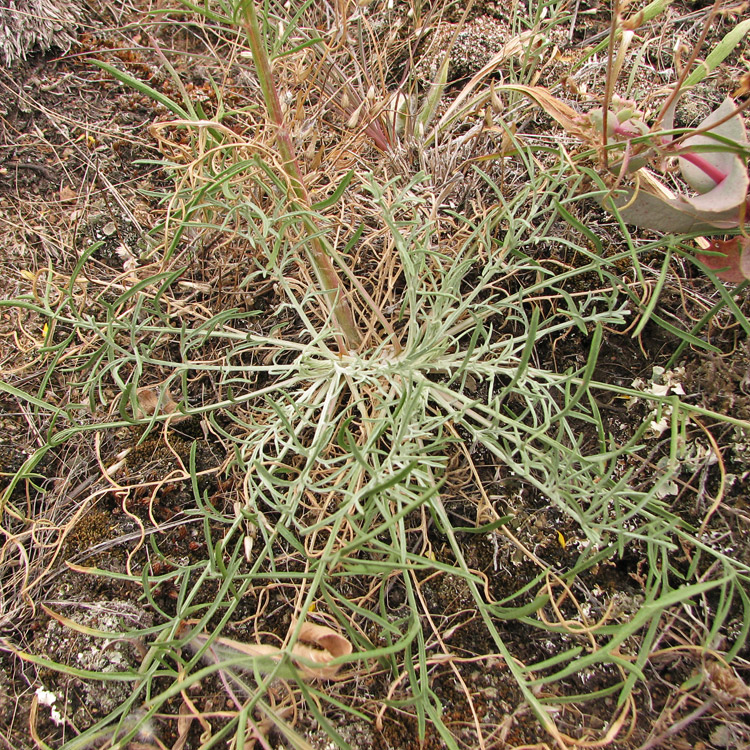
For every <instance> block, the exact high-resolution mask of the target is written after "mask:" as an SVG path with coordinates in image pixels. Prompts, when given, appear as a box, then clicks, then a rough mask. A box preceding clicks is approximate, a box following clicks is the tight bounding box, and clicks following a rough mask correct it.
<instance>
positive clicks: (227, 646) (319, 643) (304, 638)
mask: <svg viewBox="0 0 750 750" xmlns="http://www.w3.org/2000/svg"><path fill="white" fill-rule="evenodd" d="M190 624H191V623H189V622H187V623H185V625H184V626H183V627H186V626H188V625H190ZM295 627H296V623H292V625H291V628H290V630H294V628H295ZM208 637H209V636H208V635H207V634H206V633H199V634H197V635H194V636H193V637H192V638H191V640H190V642H189V643H188V644H187V645H188V647H189V648H190V649H192V650H194V651H197V650H198V649H200V648H202V647H203V646H204V644H205V643H206V641H207V640H208ZM306 644H310V645H306ZM284 653H286V651H285V650H284V649H281V648H277V647H276V646H269V645H266V644H263V643H243V642H242V641H236V640H234V639H232V638H224V637H218V638H214V639H213V640H212V641H211V645H210V647H209V648H208V649H206V652H205V654H204V659H206V660H208V661H211V662H214V663H216V662H220V661H228V660H231V659H232V656H233V655H235V656H236V657H241V656H251V657H257V658H258V660H259V661H262V660H263V659H271V660H274V661H277V660H279V659H281V657H282V656H283V655H284ZM289 653H290V654H291V657H292V659H293V660H294V663H295V664H296V665H297V667H298V668H299V670H300V672H301V673H302V675H303V677H305V678H307V679H322V680H330V679H332V678H333V677H335V676H336V673H337V672H338V671H339V669H340V668H341V665H340V664H331V662H332V661H333V660H334V659H337V658H338V657H341V656H348V655H349V654H351V653H352V644H351V643H350V642H349V640H348V639H347V638H345V637H344V636H342V635H340V634H339V633H337V632H336V631H335V630H332V629H331V628H328V627H326V626H324V625H315V624H313V623H309V622H305V623H303V624H302V626H301V628H300V632H299V641H298V642H297V643H295V644H294V646H292V648H291V650H290V651H289ZM238 669H240V670H242V669H247V667H245V666H244V665H242V664H238ZM261 671H263V670H261Z"/></svg>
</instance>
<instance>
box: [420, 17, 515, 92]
mask: <svg viewBox="0 0 750 750" xmlns="http://www.w3.org/2000/svg"><path fill="white" fill-rule="evenodd" d="M455 29H456V25H455V24H452V23H444V24H441V25H440V26H438V27H437V29H436V30H435V34H434V38H433V39H432V41H431V43H430V47H429V49H428V51H427V53H426V54H425V55H424V57H423V58H422V59H421V60H420V61H419V62H418V63H417V71H416V72H417V76H418V77H419V78H420V79H421V80H423V81H424V82H426V83H431V82H432V81H434V80H435V77H436V75H437V72H438V70H439V68H440V66H441V65H442V62H443V58H444V56H445V52H446V49H447V48H448V47H449V46H450V43H451V40H452V39H453V35H454V33H455ZM510 37H511V33H510V30H509V29H508V27H507V26H506V25H505V24H504V23H503V22H502V21H499V20H497V19H495V18H490V17H487V16H480V17H478V18H475V19H474V20H473V21H471V22H469V23H467V24H466V25H465V26H464V27H463V28H462V29H460V30H459V32H458V34H457V35H456V39H455V42H454V44H453V47H452V48H451V51H450V55H451V59H450V66H449V68H448V80H455V79H458V78H466V77H469V76H472V75H473V74H474V73H476V72H478V71H479V70H481V69H482V68H483V67H484V66H485V65H486V64H487V63H488V62H489V61H490V58H491V57H492V56H493V55H494V54H495V53H496V52H498V51H499V50H500V49H501V48H502V46H503V45H504V44H505V43H506V42H507V41H508V40H509V39H510Z"/></svg>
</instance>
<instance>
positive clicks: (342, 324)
mask: <svg viewBox="0 0 750 750" xmlns="http://www.w3.org/2000/svg"><path fill="white" fill-rule="evenodd" d="M242 9H243V11H244V15H245V18H244V22H245V23H244V25H245V33H246V34H247V40H248V42H249V44H250V50H251V52H252V55H253V60H254V61H255V67H256V70H257V74H258V81H259V82H260V87H261V90H262V92H263V100H264V101H265V104H266V109H267V110H268V116H269V117H270V119H271V122H273V124H274V125H275V127H276V144H277V146H278V149H279V152H280V154H281V158H282V160H283V168H284V172H285V173H286V175H287V177H288V178H289V182H290V193H291V195H290V198H291V199H292V200H293V202H294V203H295V204H296V205H295V207H297V208H299V209H301V210H302V212H306V211H308V212H309V210H310V197H309V195H308V193H307V189H306V188H305V183H304V181H303V179H302V172H301V171H300V168H299V164H298V162H297V158H296V154H295V151H294V144H293V143H292V139H291V136H290V134H289V130H288V129H287V127H286V124H285V122H284V113H283V110H282V108H281V102H280V101H279V97H278V94H277V92H276V85H275V81H274V77H273V71H272V70H271V62H270V60H269V58H268V50H267V49H266V45H265V44H264V42H263V40H262V37H261V33H260V26H259V25H258V14H257V12H256V10H255V2H254V0H245V2H243V3H242ZM304 226H305V231H306V232H307V235H308V239H309V243H308V244H307V246H306V247H307V250H308V254H309V257H310V261H311V262H312V265H313V268H314V269H315V275H316V276H317V279H318V284H319V285H320V287H321V289H322V290H323V291H325V293H326V298H327V300H328V303H329V305H330V309H331V312H332V313H333V319H334V321H335V323H336V326H337V327H338V329H339V332H340V336H339V337H338V338H339V348H340V349H341V350H342V351H347V350H350V349H356V348H357V347H358V346H359V345H360V344H361V343H362V335H361V333H360V331H359V328H358V326H357V324H356V323H355V322H354V316H353V315H352V309H351V307H350V306H349V304H348V302H347V301H346V297H345V294H346V292H345V290H344V286H343V284H342V283H341V279H340V278H339V275H338V274H337V273H336V269H335V268H334V267H333V263H332V261H331V258H330V256H329V255H328V253H326V251H325V248H324V247H323V244H322V243H321V241H320V240H319V238H318V237H317V236H316V235H317V234H318V229H317V227H316V226H315V223H314V222H313V220H312V219H311V218H310V219H308V220H306V221H305V222H304Z"/></svg>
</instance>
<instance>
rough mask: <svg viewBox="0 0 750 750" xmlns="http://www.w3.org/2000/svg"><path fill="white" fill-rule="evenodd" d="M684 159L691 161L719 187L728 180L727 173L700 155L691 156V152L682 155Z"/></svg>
mask: <svg viewBox="0 0 750 750" xmlns="http://www.w3.org/2000/svg"><path fill="white" fill-rule="evenodd" d="M680 157H681V158H682V159H685V161H689V162H690V163H691V164H692V165H693V166H695V167H698V169H700V170H701V172H703V173H704V174H706V175H707V176H708V177H710V178H711V179H712V180H713V181H714V182H715V183H716V184H717V185H719V184H720V183H721V182H723V181H724V180H725V179H726V176H727V175H726V173H725V172H722V171H721V170H720V169H719V168H718V167H715V166H714V165H713V164H711V162H709V161H707V160H706V159H704V158H703V157H702V156H700V154H691V153H690V152H689V151H686V152H683V153H681V154H680Z"/></svg>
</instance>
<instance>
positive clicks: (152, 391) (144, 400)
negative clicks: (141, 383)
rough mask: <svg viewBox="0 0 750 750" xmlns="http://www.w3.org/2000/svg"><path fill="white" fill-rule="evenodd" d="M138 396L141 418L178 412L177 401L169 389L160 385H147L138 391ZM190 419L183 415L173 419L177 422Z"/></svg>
mask: <svg viewBox="0 0 750 750" xmlns="http://www.w3.org/2000/svg"><path fill="white" fill-rule="evenodd" d="M136 395H137V396H138V413H137V414H136V416H137V417H138V418H139V419H142V418H143V417H151V416H153V415H154V414H175V413H176V412H177V402H176V401H175V400H174V399H173V398H172V394H171V393H170V392H169V391H168V390H163V389H161V388H159V387H158V386H145V387H143V388H139V389H138V390H137V391H136ZM183 419H188V417H187V416H185V415H181V416H178V417H175V419H174V420H173V421H175V422H177V421H180V420H183Z"/></svg>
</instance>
